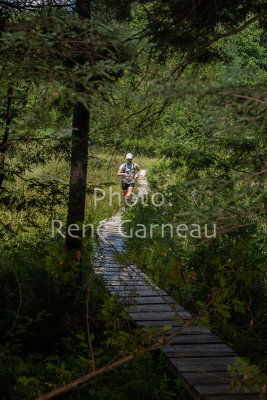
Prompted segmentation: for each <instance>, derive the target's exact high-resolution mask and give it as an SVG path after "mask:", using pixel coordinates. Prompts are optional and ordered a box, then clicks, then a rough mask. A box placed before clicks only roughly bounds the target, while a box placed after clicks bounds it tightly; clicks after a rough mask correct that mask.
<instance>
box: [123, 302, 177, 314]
mask: <svg viewBox="0 0 267 400" xmlns="http://www.w3.org/2000/svg"><path fill="white" fill-rule="evenodd" d="M127 311H129V312H153V311H156V312H158V311H185V309H184V308H183V307H182V306H180V305H175V304H174V305H173V307H171V305H170V304H167V303H162V304H136V305H131V306H130V307H127Z"/></svg>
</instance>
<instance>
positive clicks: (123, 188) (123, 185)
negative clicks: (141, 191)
mask: <svg viewBox="0 0 267 400" xmlns="http://www.w3.org/2000/svg"><path fill="white" fill-rule="evenodd" d="M134 185H135V182H133V183H125V182H123V181H121V187H122V190H127V189H128V187H134Z"/></svg>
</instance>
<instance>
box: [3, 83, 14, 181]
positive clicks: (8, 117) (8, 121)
mask: <svg viewBox="0 0 267 400" xmlns="http://www.w3.org/2000/svg"><path fill="white" fill-rule="evenodd" d="M11 107H12V89H11V88H9V89H8V97H7V111H6V126H5V133H4V137H3V141H2V143H1V145H0V170H1V171H2V172H0V188H1V187H2V183H3V180H4V179H5V172H4V167H5V158H6V151H7V147H8V138H9V128H10V124H11V121H12V118H11Z"/></svg>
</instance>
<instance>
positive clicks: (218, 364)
mask: <svg viewBox="0 0 267 400" xmlns="http://www.w3.org/2000/svg"><path fill="white" fill-rule="evenodd" d="M234 359H235V358H234V357H228V356H227V357H198V358H192V357H191V358H189V357H183V358H170V361H171V363H172V364H173V365H174V366H175V367H176V368H177V369H178V370H179V371H180V372H182V373H183V372H199V371H202V372H204V371H207V372H210V371H213V372H217V371H227V365H234Z"/></svg>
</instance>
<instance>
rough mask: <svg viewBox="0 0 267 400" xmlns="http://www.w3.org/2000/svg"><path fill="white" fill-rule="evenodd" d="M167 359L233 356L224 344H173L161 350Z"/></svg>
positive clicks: (231, 351)
mask: <svg viewBox="0 0 267 400" xmlns="http://www.w3.org/2000/svg"><path fill="white" fill-rule="evenodd" d="M162 351H163V353H164V354H165V355H166V356H168V357H179V356H182V357H207V358H208V357H222V356H230V355H234V352H233V350H231V349H230V348H229V347H228V346H226V345H225V344H224V343H215V344H205V343H203V344H173V345H167V346H166V347H164V348H163V349H162Z"/></svg>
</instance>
